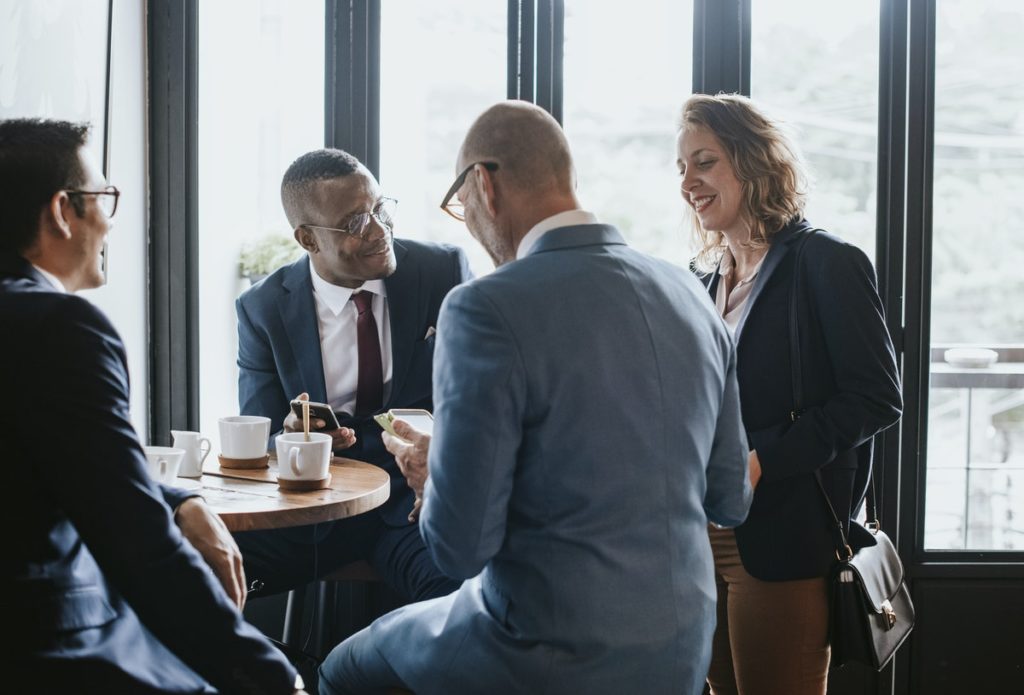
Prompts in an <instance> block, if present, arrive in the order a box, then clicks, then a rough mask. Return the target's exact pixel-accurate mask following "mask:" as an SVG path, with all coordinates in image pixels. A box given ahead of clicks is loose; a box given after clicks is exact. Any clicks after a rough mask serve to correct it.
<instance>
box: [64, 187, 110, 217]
mask: <svg viewBox="0 0 1024 695" xmlns="http://www.w3.org/2000/svg"><path fill="white" fill-rule="evenodd" d="M64 192H65V193H67V194H68V196H69V197H72V198H73V197H75V196H83V195H94V196H96V204H97V205H98V206H99V208H100V212H102V213H103V214H104V215H106V216H107V217H108V218H110V217H113V216H114V213H115V212H117V201H118V200H120V199H121V191H119V190H117V186H107V187H106V188H104V189H103V190H102V191H83V190H80V189H75V188H70V189H67V190H65V191H64Z"/></svg>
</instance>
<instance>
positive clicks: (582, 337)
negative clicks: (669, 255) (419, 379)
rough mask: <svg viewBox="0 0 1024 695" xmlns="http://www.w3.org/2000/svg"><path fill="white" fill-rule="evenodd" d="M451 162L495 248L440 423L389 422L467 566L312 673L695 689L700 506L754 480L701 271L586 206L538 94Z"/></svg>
mask: <svg viewBox="0 0 1024 695" xmlns="http://www.w3.org/2000/svg"><path fill="white" fill-rule="evenodd" d="M455 171H456V174H457V178H456V180H455V183H454V184H453V186H452V187H451V189H450V190H449V191H448V194H447V195H446V196H445V198H444V200H443V202H442V207H443V208H445V209H446V210H447V211H448V212H450V213H452V214H453V215H455V216H456V217H460V218H463V219H465V221H466V226H467V227H468V229H469V232H470V233H471V234H472V235H473V236H474V237H475V238H476V239H477V240H478V241H479V242H480V243H481V244H482V245H483V246H484V248H485V249H487V251H488V253H489V254H490V255H491V257H492V258H493V259H494V262H495V264H496V265H497V266H499V267H498V269H497V270H495V271H494V272H493V273H491V274H490V275H488V276H486V277H482V278H479V279H477V280H474V281H473V282H470V283H467V284H465V285H463V286H461V287H459V288H457V289H455V290H453V291H452V293H451V294H450V295H449V296H448V298H447V299H446V300H445V303H444V307H443V308H442V310H441V315H440V317H439V320H438V353H437V354H438V358H437V360H436V364H435V374H434V384H435V390H436V391H435V401H436V402H435V408H436V410H435V413H434V435H433V438H431V437H430V436H429V435H426V434H424V433H418V432H416V431H414V430H411V429H410V428H396V432H397V433H398V434H399V435H401V437H402V439H397V438H394V437H391V436H390V435H388V436H387V437H386V438H385V439H386V441H387V445H388V448H389V449H391V451H393V452H394V454H395V456H396V459H397V460H398V463H399V464H400V465H401V466H402V467H403V468H404V469H405V470H407V471H409V478H410V480H412V481H415V482H416V485H417V486H422V488H423V507H422V512H421V519H420V527H421V531H422V534H423V536H424V539H425V541H426V544H427V547H428V548H429V550H430V552H431V554H432V555H433V557H434V559H435V560H436V562H437V563H438V566H439V567H440V568H441V569H442V570H443V571H445V572H447V573H448V574H449V575H451V576H453V577H456V578H464V579H465V580H466V581H465V582H464V583H463V584H462V586H461V587H460V588H459V590H458V591H456V592H454V593H452V594H451V595H449V596H445V597H442V598H438V599H434V600H431V601H425V602H422V603H418V604H415V605H412V606H406V607H403V608H400V609H398V610H396V611H394V612H392V613H390V614H388V615H386V616H384V617H382V618H380V619H379V620H377V621H376V622H375V623H373V624H372V625H371V626H370V627H368V628H366V629H365V630H363V631H361V632H359V633H358V634H356V635H354V636H353V637H351V638H349V639H348V640H346V641H345V642H343V643H342V644H341V645H339V646H338V647H337V648H335V649H334V650H333V651H332V652H331V654H330V655H329V656H328V657H327V659H326V660H325V661H324V663H323V665H322V666H321V668H320V680H319V688H320V692H321V693H322V694H324V695H338V694H340V693H368V692H384V690H385V688H386V687H406V688H410V689H412V690H413V691H415V692H416V693H418V695H433V694H436V695H441V694H443V693H535V692H536V693H588V694H601V693H608V694H609V695H612V694H614V695H619V694H621V693H689V694H690V695H697V694H698V693H700V692H701V689H702V686H703V682H704V676H705V674H706V673H707V667H708V661H709V658H710V644H711V633H712V629H713V626H714V622H715V583H714V574H713V568H712V558H711V549H710V547H709V546H708V542H707V524H708V521H712V522H715V523H717V524H722V525H730V526H731V525H736V524H738V523H740V522H742V521H743V519H744V517H745V516H746V513H747V508H748V506H749V504H750V500H751V496H752V492H751V487H750V483H749V481H748V480H747V451H746V446H745V436H744V432H743V428H742V424H741V422H740V409H739V394H738V389H737V386H736V375H735V364H736V362H735V348H734V347H733V343H732V339H731V338H730V336H729V334H728V332H727V331H726V330H725V327H724V325H723V323H722V321H721V319H719V317H718V316H717V315H716V314H715V312H714V307H713V306H712V305H711V303H710V302H708V300H707V293H706V292H705V291H704V289H703V287H702V286H701V284H700V283H699V282H697V280H696V278H695V277H694V276H693V275H692V274H691V273H690V272H689V271H687V270H685V269H683V268H679V267H676V266H673V265H671V264H669V263H667V262H665V261H661V260H658V259H655V258H652V257H650V256H646V255H644V254H642V253H639V252H637V251H634V250H632V249H630V248H629V246H628V245H627V244H626V241H625V240H624V239H623V237H622V235H621V234H620V233H619V232H618V230H617V229H615V228H614V227H613V226H611V225H607V224H600V223H599V222H598V221H597V220H596V219H595V216H594V215H593V214H591V213H589V212H586V211H585V210H583V209H581V205H580V203H579V200H578V198H577V195H576V186H575V178H576V177H575V171H574V166H573V161H572V155H571V153H570V151H569V146H568V142H567V141H566V139H565V134H564V133H563V132H562V129H561V127H560V126H559V125H558V122H557V121H555V119H554V118H552V117H551V116H550V115H549V114H548V113H547V112H545V111H544V110H543V109H541V108H539V107H537V106H534V105H532V104H527V103H524V102H503V103H501V104H497V105H495V106H493V107H491V108H490V109H488V110H486V111H485V112H484V113H483V114H482V115H481V116H480V117H479V118H478V119H477V120H476V121H475V122H474V123H473V125H472V126H471V127H470V130H469V132H468V133H467V135H466V138H465V140H464V141H463V144H462V148H461V149H460V151H459V155H458V159H457V162H456V170H455ZM456 199H457V200H456ZM453 203H454V205H453ZM403 440H404V441H403Z"/></svg>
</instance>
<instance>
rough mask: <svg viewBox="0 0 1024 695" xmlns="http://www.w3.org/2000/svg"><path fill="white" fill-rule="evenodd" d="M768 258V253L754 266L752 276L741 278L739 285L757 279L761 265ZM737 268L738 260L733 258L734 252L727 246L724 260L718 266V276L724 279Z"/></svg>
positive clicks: (762, 255) (723, 255)
mask: <svg viewBox="0 0 1024 695" xmlns="http://www.w3.org/2000/svg"><path fill="white" fill-rule="evenodd" d="M767 256H768V254H767V253H764V254H761V260H759V261H758V262H757V265H755V266H754V268H753V270H751V271H750V275H748V276H747V277H745V278H740V279H739V281H738V282H739V283H745V282H750V281H751V280H753V279H754V278H755V277H757V273H758V271H759V270H761V265H762V264H763V263H764V259H765V258H766V257H767ZM735 268H736V259H735V258H733V255H732V251H731V250H729V247H728V246H726V247H725V252H724V253H722V260H721V262H719V264H718V274H719V275H721V276H722V277H725V276H726V275H729V274H730V273H732V271H733V269H735Z"/></svg>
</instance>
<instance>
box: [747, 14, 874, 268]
mask: <svg viewBox="0 0 1024 695" xmlns="http://www.w3.org/2000/svg"><path fill="white" fill-rule="evenodd" d="M751 9H752V18H751V25H752V29H751V49H750V52H751V74H750V84H751V94H752V96H753V97H754V98H756V99H758V100H759V101H760V102H762V103H763V104H764V105H765V106H766V107H767V108H768V110H769V111H771V112H772V114H773V115H774V116H776V117H777V118H779V119H781V120H782V121H784V122H785V123H786V124H787V125H788V126H789V127H790V129H791V130H792V131H793V132H792V133H791V135H792V136H793V138H794V140H795V141H796V144H797V146H798V148H799V149H800V150H801V151H802V152H803V155H804V158H805V161H806V164H807V165H808V169H809V173H810V176H811V181H810V183H811V186H810V189H809V194H810V195H809V196H808V205H807V219H808V221H809V222H810V223H811V224H814V225H818V226H820V227H822V228H823V229H826V230H828V231H830V232H832V233H833V234H837V235H838V236H840V237H842V238H844V239H846V240H847V241H850V242H851V243H854V244H856V245H857V246H859V247H860V248H861V249H863V250H864V251H865V252H866V253H867V254H868V256H869V257H870V258H872V259H874V257H875V199H876V195H875V191H876V187H877V173H876V172H877V164H876V160H877V158H878V23H879V13H878V4H877V3H860V2H851V3H842V2H819V1H818V0H777V1H774V2H765V1H764V0H761V1H760V2H758V1H755V2H754V3H753V5H752V8H751Z"/></svg>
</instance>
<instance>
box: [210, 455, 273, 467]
mask: <svg viewBox="0 0 1024 695" xmlns="http://www.w3.org/2000/svg"><path fill="white" fill-rule="evenodd" d="M217 460H218V461H219V462H220V467H221V468H268V467H269V466H270V455H269V454H267V455H264V456H260V457H259V458H255V459H232V458H228V457H227V456H224V455H223V454H217Z"/></svg>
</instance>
